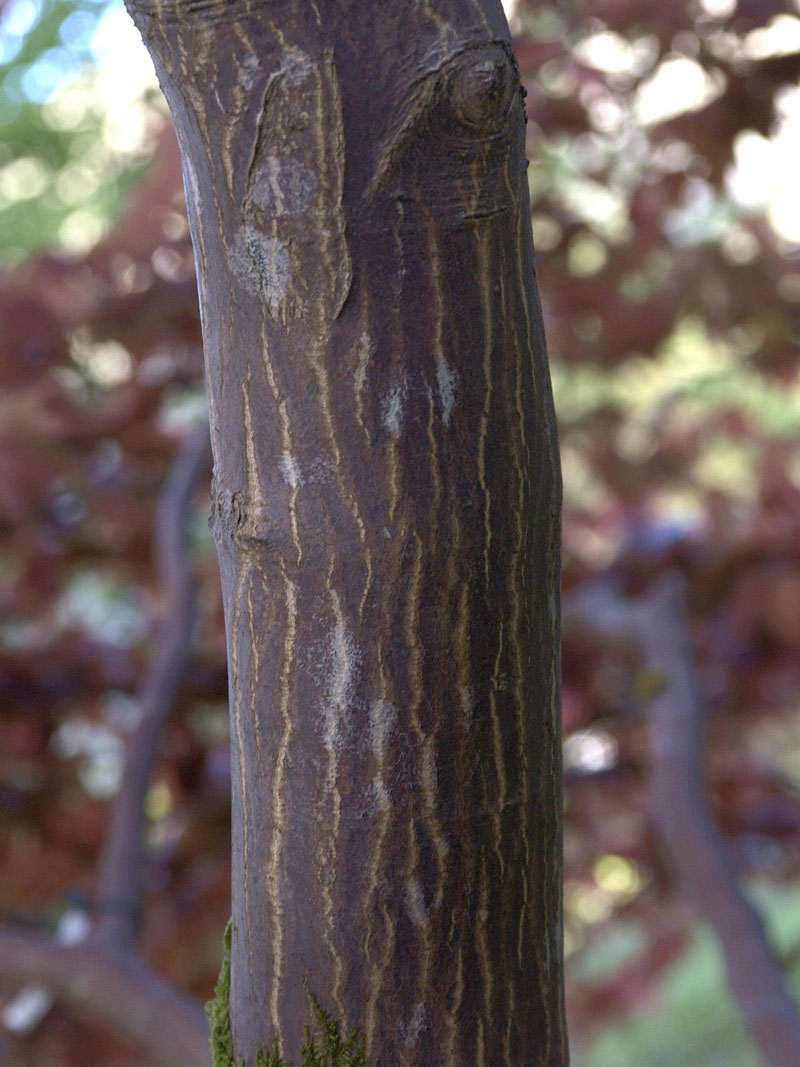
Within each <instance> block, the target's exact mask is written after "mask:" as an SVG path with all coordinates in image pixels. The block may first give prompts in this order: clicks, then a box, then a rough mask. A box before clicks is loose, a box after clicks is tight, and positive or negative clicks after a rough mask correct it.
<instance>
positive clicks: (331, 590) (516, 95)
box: [132, 0, 566, 1067]
mask: <svg viewBox="0 0 800 1067" xmlns="http://www.w3.org/2000/svg"><path fill="white" fill-rule="evenodd" d="M132 9H133V13H134V17H135V18H136V20H137V23H138V24H139V26H140V28H141V29H142V32H143V35H144V37H145V40H146V42H147V44H148V46H149V48H150V50H151V52H152V54H153V55H154V58H155V60H156V63H157V66H158V70H159V74H160V78H161V81H162V85H163V87H164V89H165V91H166V94H167V97H168V99H169V102H170V106H171V108H172V112H173V115H174V118H175V122H176V126H177V129H178V135H179V138H180V141H181V145H182V150H183V159H184V170H185V183H186V190H187V200H188V202H189V211H190V220H191V225H192V234H193V239H194V244H195V251H196V258H197V266H198V275H199V280H200V291H201V303H202V310H203V320H204V337H205V347H206V357H207V372H208V388H209V399H210V408H211V430H212V441H213V446H214V456H215V485H214V514H213V523H214V530H215V535H216V539H217V544H218V550H219V557H220V563H221V570H222V581H223V591H224V596H225V606H226V620H227V629H228V643H229V667H230V689H231V737H232V749H233V752H232V760H233V793H234V809H233V848H234V887H233V894H234V895H233V938H232V971H231V997H230V1014H231V1026H232V1034H233V1045H234V1052H235V1057H236V1061H237V1062H238V1060H239V1058H242V1059H244V1061H245V1062H246V1063H247V1064H248V1067H252V1065H253V1064H254V1062H255V1055H256V1050H257V1049H258V1048H259V1047H263V1046H269V1047H271V1046H272V1043H273V1041H275V1040H277V1041H278V1042H279V1044H280V1047H281V1050H282V1052H283V1055H284V1056H285V1057H286V1058H288V1059H290V1060H295V1061H296V1060H297V1059H298V1053H299V1048H300V1045H301V1043H302V1038H303V1027H304V1024H305V1023H306V1022H307V1020H308V999H307V994H308V992H311V993H313V994H315V995H316V996H317V997H318V998H319V1002H320V1004H321V1006H322V1007H323V1008H324V1009H326V1010H327V1011H329V1012H330V1013H331V1015H332V1016H333V1017H334V1018H336V1019H337V1020H338V1021H339V1022H340V1024H341V1026H342V1028H343V1030H346V1031H348V1032H349V1031H350V1030H353V1029H358V1030H361V1031H363V1033H364V1035H365V1037H366V1047H367V1053H368V1057H369V1058H370V1060H373V1059H375V1058H380V1061H381V1063H382V1064H383V1065H384V1067H393V1065H395V1064H403V1065H408V1067H434V1065H435V1067H439V1065H446V1064H447V1065H452V1067H473V1065H479V1064H485V1065H487V1067H499V1065H508V1067H524V1065H534V1064H535V1065H544V1064H548V1065H550V1064H552V1065H556V1064H563V1063H565V1062H566V1042H565V1035H564V1025H563V1008H562V979H561V905H560V893H561V856H560V852H561V839H560V807H561V800H560V795H561V776H560V754H559V753H560V731H559V721H558V691H559V662H558V608H557V591H558V580H559V540H558V509H559V496H560V482H559V472H558V464H557V456H556V441H555V429H554V417H553V411H552V400H551V393H550V386H549V381H548V375H547V367H546V356H545V348H544V341H543V337H542V329H541V312H540V309H539V305H538V298H537V295H536V288H535V281H534V266H533V248H532V244H531V236H530V223H529V205H528V195H527V185H526V176H525V175H526V170H525V168H526V163H525V158H524V111H523V102H522V95H521V91H520V86H519V78H518V74H517V69H516V64H515V62H514V59H513V55H512V52H511V49H510V45H509V40H508V30H507V26H506V23H505V19H504V17H503V15H502V11H501V9H500V3H499V0H438V2H437V3H435V4H434V3H431V4H424V3H418V2H413V3H412V2H411V0H403V2H395V3H392V4H388V3H387V4H383V3H363V2H362V3H359V4H356V3H354V2H347V0H340V2H337V3H334V2H328V3H323V2H321V0H320V2H318V3H314V2H311V0H310V2H308V3H302V4H297V3H293V2H290V0H272V2H267V0H262V2H261V3H260V4H250V3H245V2H240V0H233V2H222V0H202V2H201V0H178V2H177V3H176V2H175V0H162V2H160V3H159V2H156V3H152V2H148V3H146V4H141V3H138V2H136V3H133V4H132Z"/></svg>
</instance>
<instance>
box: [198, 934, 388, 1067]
mask: <svg viewBox="0 0 800 1067" xmlns="http://www.w3.org/2000/svg"><path fill="white" fill-rule="evenodd" d="M230 993H231V924H230V922H229V923H228V925H227V927H226V929H225V939H224V949H223V955H222V968H221V970H220V973H219V979H218V980H217V985H216V988H215V989H214V999H213V1000H209V1002H208V1003H207V1004H206V1015H207V1017H208V1021H209V1024H210V1026H211V1052H212V1054H213V1057H214V1067H236V1065H235V1063H234V1059H233V1038H232V1036H231V1019H230V1007H229V1004H230ZM309 1001H310V1005H311V1024H310V1025H309V1026H307V1027H306V1040H305V1043H304V1044H303V1048H302V1050H301V1053H300V1054H301V1056H302V1060H301V1061H300V1064H299V1067H378V1064H377V1063H376V1064H372V1065H370V1064H369V1063H368V1062H367V1053H366V1049H365V1047H364V1035H363V1034H359V1033H353V1034H351V1035H350V1036H349V1037H347V1038H345V1037H342V1033H341V1028H340V1026H339V1024H338V1022H337V1021H336V1020H335V1019H334V1018H333V1017H332V1016H331V1015H329V1014H328V1012H326V1011H325V1010H324V1009H323V1008H322V1007H320V1004H319V1001H318V1000H317V998H316V997H315V996H314V995H313V994H311V995H310V996H309ZM256 1067H292V1065H291V1064H289V1063H287V1061H286V1060H284V1059H283V1057H282V1056H281V1054H280V1052H279V1050H278V1049H277V1047H276V1048H274V1049H273V1050H272V1051H271V1052H269V1051H267V1050H266V1049H260V1050H259V1052H258V1053H257V1055H256Z"/></svg>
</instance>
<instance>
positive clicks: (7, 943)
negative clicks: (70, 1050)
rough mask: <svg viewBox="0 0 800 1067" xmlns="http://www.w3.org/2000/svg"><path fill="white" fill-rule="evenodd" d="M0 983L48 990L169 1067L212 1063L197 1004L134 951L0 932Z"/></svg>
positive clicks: (6, 928)
mask: <svg viewBox="0 0 800 1067" xmlns="http://www.w3.org/2000/svg"><path fill="white" fill-rule="evenodd" d="M0 982H2V984H3V985H4V986H10V987H15V986H21V985H24V984H27V983H35V984H37V985H46V986H47V988H48V990H49V992H50V993H51V994H52V995H53V996H55V997H56V999H57V1000H59V1001H60V1002H61V1003H63V1004H67V1005H69V1007H71V1008H72V1009H73V1010H75V1011H76V1012H78V1013H79V1014H80V1015H83V1016H86V1017H91V1018H94V1019H99V1020H101V1021H102V1022H104V1023H106V1024H107V1025H108V1026H110V1027H111V1028H112V1029H113V1030H114V1031H115V1032H116V1033H117V1034H119V1035H120V1036H121V1037H123V1038H127V1039H129V1040H130V1041H131V1042H132V1043H134V1044H136V1045H137V1046H138V1047H140V1048H141V1049H143V1050H145V1051H146V1052H147V1053H148V1055H149V1056H151V1057H152V1058H153V1060H154V1061H155V1062H157V1063H158V1064H164V1065H165V1067H175V1064H181V1065H182V1067H194V1065H197V1067H200V1065H205V1064H207V1063H208V1062H209V1059H210V1053H209V1044H208V1025H207V1023H206V1020H205V1016H204V1014H203V1009H202V1006H201V1005H200V1003H199V1002H198V1001H197V1000H195V998H193V997H189V996H186V995H185V994H183V993H181V992H179V991H178V990H176V989H175V988H174V987H173V986H171V985H170V984H169V983H168V982H165V981H164V980H163V979H162V978H160V977H159V976H158V975H156V974H154V973H153V971H151V970H150V968H149V967H147V966H146V965H145V964H144V963H143V962H141V961H140V960H139V959H137V958H136V957H135V956H134V955H133V953H132V952H127V951H118V950H116V949H114V948H112V947H111V946H103V945H98V944H95V943H92V942H86V943H84V944H79V945H71V946H69V947H63V946H59V945H56V944H54V943H53V941H52V940H51V939H50V938H45V937H41V936H39V935H37V934H32V933H30V932H27V931H20V930H14V929H9V928H8V927H5V926H2V927H0Z"/></svg>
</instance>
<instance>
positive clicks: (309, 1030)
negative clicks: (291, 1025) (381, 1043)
mask: <svg viewBox="0 0 800 1067" xmlns="http://www.w3.org/2000/svg"><path fill="white" fill-rule="evenodd" d="M309 999H310V1001H311V1008H312V1015H313V1023H312V1025H311V1026H307V1027H306V1040H305V1043H304V1044H303V1048H302V1049H301V1052H300V1054H301V1056H302V1057H303V1058H302V1060H301V1067H370V1065H369V1064H368V1062H367V1053H366V1049H365V1046H364V1035H363V1034H360V1033H358V1032H354V1033H352V1034H351V1035H350V1036H349V1037H348V1038H344V1037H342V1033H341V1029H340V1027H339V1024H338V1023H337V1022H336V1020H335V1019H334V1018H333V1016H331V1015H329V1014H328V1013H327V1012H326V1011H325V1009H324V1008H322V1007H320V1004H319V1001H318V1000H317V998H316V997H315V996H314V995H313V994H312V995H311V996H310V997H309ZM256 1067H291V1064H289V1063H287V1062H286V1060H284V1059H283V1058H282V1057H281V1055H280V1053H279V1052H278V1050H277V1048H275V1049H273V1051H272V1052H264V1051H261V1052H259V1053H258V1055H257V1057H256ZM373 1067H377V1064H374V1065H373Z"/></svg>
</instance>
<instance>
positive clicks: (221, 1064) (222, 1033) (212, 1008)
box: [206, 919, 234, 1067]
mask: <svg viewBox="0 0 800 1067" xmlns="http://www.w3.org/2000/svg"><path fill="white" fill-rule="evenodd" d="M230 999H231V920H230V919H229V920H228V925H227V926H226V927H225V937H224V939H223V951H222V967H221V969H220V972H219V978H218V979H217V984H216V986H215V987H214V999H213V1000H209V1001H208V1003H207V1004H206V1018H207V1019H208V1022H209V1025H210V1027H211V1054H212V1056H213V1057H214V1067H234V1063H233V1037H232V1036H231V1013H230Z"/></svg>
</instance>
